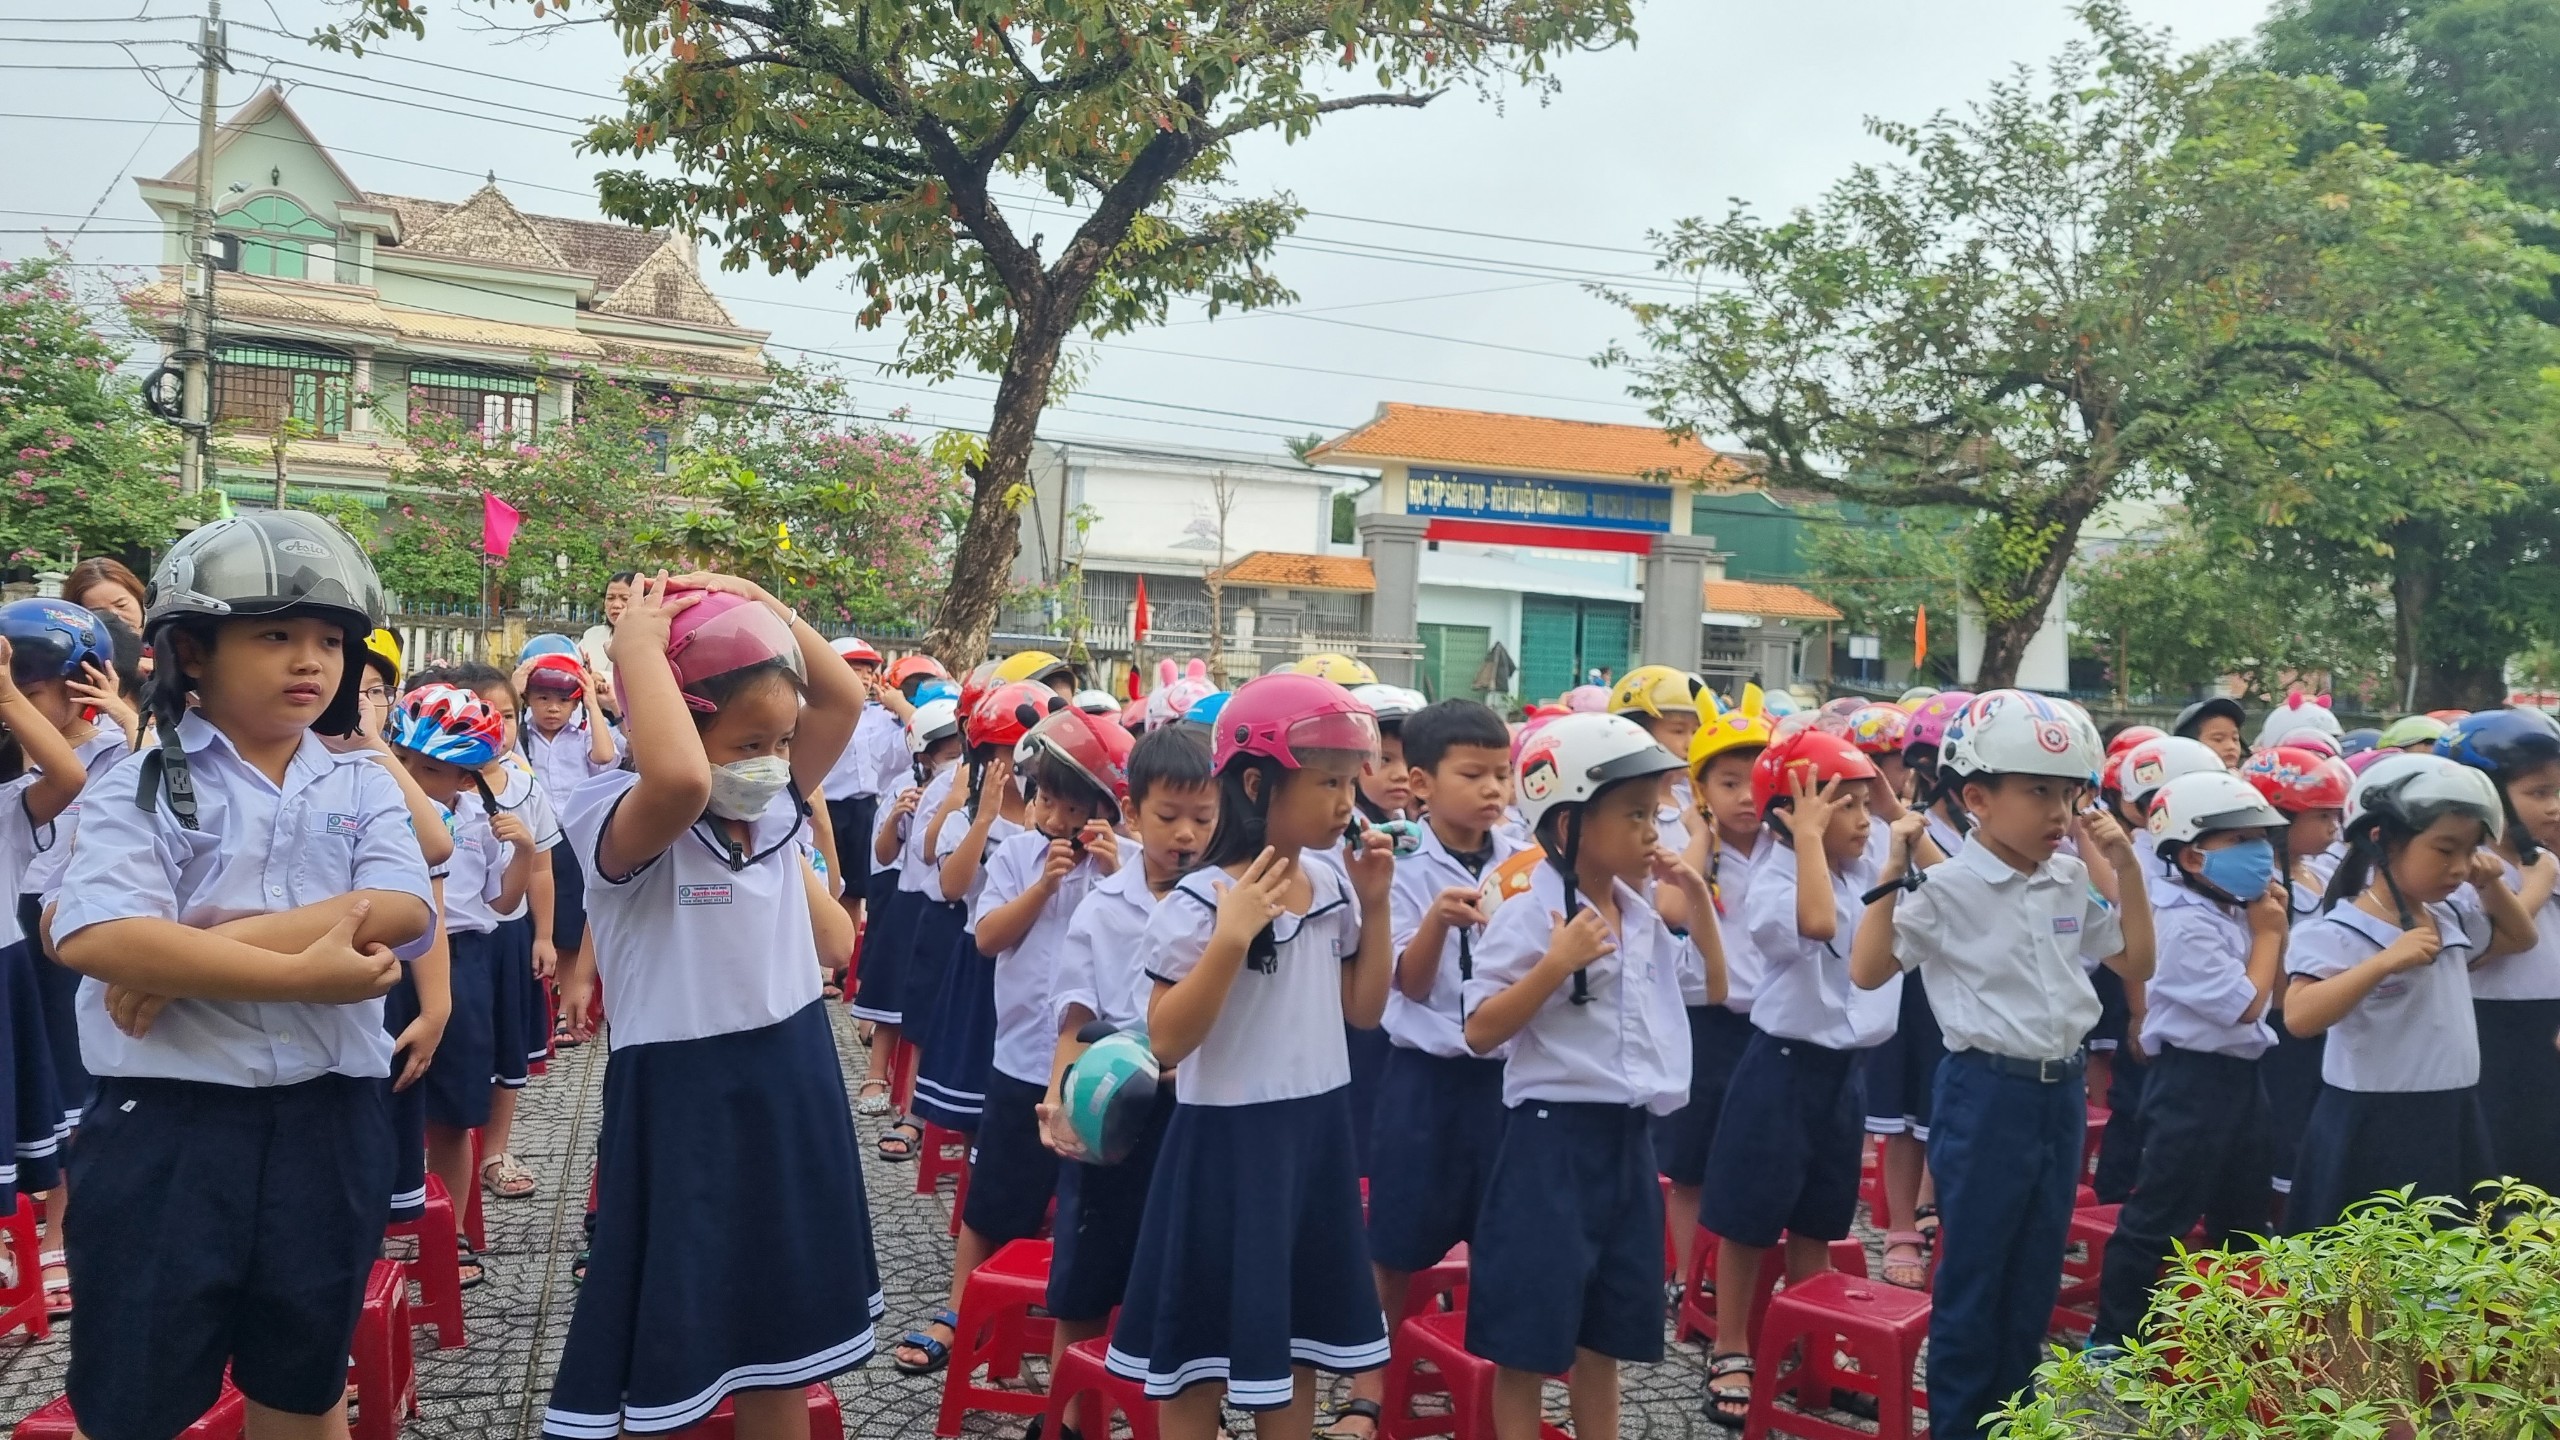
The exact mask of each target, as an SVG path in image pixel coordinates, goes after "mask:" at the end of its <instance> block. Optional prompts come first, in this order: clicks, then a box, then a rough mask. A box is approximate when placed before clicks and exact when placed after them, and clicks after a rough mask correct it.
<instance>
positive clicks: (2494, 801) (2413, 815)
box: [2347, 754, 2507, 840]
mask: <svg viewBox="0 0 2560 1440" xmlns="http://www.w3.org/2000/svg"><path fill="white" fill-rule="evenodd" d="M2447 815H2468V816H2470V817H2471V818H2472V819H2474V820H2477V821H2479V822H2480V823H2481V824H2483V825H2486V826H2488V827H2489V838H2490V839H2491V840H2495V839H2497V838H2498V837H2499V836H2500V835H2501V834H2503V833H2505V830H2506V824H2507V806H2506V801H2505V800H2504V799H2502V798H2500V796H2499V794H2498V786H2497V782H2496V781H2493V780H2491V779H2490V778H2489V776H2488V773H2487V772H2486V771H2482V770H2474V769H2472V768H2471V767H2470V766H2468V765H2460V764H2456V763H2455V762H2453V761H2451V760H2448V759H2446V758H2445V757H2443V756H2441V755H2413V754H2400V755H2392V756H2389V757H2386V758H2384V759H2381V760H2377V761H2375V762H2374V763H2373V766H2372V768H2370V769H2368V770H2366V771H2365V772H2364V773H2363V774H2362V775H2359V776H2357V777H2356V788H2354V789H2353V790H2350V791H2348V792H2347V823H2348V824H2349V825H2354V824H2356V823H2357V822H2359V821H2361V820H2363V819H2364V818H2366V817H2367V816H2374V817H2378V818H2380V819H2387V820H2390V821H2392V822H2393V823H2395V824H2398V825H2401V826H2403V827H2405V828H2407V829H2410V830H2424V829H2426V828H2427V827H2428V826H2430V825H2433V824H2434V823H2436V821H2438V820H2440V819H2442V818H2444V817H2445V816H2447Z"/></svg>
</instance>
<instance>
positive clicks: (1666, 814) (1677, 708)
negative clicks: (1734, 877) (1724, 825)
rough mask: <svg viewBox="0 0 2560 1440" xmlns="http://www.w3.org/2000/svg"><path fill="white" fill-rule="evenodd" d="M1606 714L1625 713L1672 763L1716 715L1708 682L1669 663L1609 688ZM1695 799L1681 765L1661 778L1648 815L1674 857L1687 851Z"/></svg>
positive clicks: (1641, 667) (1647, 668) (1645, 669)
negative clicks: (1659, 795) (1654, 805)
mask: <svg viewBox="0 0 2560 1440" xmlns="http://www.w3.org/2000/svg"><path fill="white" fill-rule="evenodd" d="M1608 711H1609V713H1610V714H1612V715H1624V716H1625V717H1627V718H1628V719H1630V720H1632V721H1634V722H1635V723H1636V724H1637V725H1638V726H1639V727H1641V728H1642V729H1643V731H1644V733H1646V734H1647V735H1650V736H1652V737H1653V741H1654V743H1655V744H1657V745H1660V746H1661V747H1662V748H1663V749H1664V750H1666V751H1668V752H1670V755H1671V758H1673V759H1675V760H1683V759H1686V758H1687V756H1688V754H1689V742H1690V740H1691V739H1692V738H1694V737H1695V736H1696V735H1697V733H1698V731H1699V730H1700V729H1701V728H1703V727H1704V726H1705V724H1706V722H1707V721H1708V720H1710V719H1712V718H1714V716H1715V713H1716V702H1715V697H1714V696H1713V695H1711V694H1709V693H1708V692H1707V682H1706V681H1704V680H1701V679H1699V678H1698V677H1697V676H1695V675H1692V674H1690V673H1688V672H1687V671H1685V670H1674V669H1672V668H1671V667H1670V666H1668V665H1639V666H1637V667H1636V668H1634V669H1633V670H1630V671H1628V672H1627V673H1626V674H1625V675H1624V676H1622V677H1620V678H1619V680H1618V683H1617V684H1615V685H1613V686H1611V687H1609V705H1608ZM1695 813H1696V801H1695V799H1694V798H1693V797H1692V795H1691V794H1690V790H1689V771H1688V767H1687V766H1685V765H1683V766H1682V767H1680V768H1679V769H1676V770H1672V771H1669V772H1667V773H1666V774H1665V775H1664V776H1663V779H1662V798H1661V803H1660V805H1659V806H1658V807H1657V808H1656V810H1655V812H1654V817H1653V824H1654V829H1655V830H1657V831H1658V832H1660V835H1661V839H1662V844H1663V846H1664V848H1666V849H1668V850H1669V851H1671V853H1672V854H1674V855H1677V854H1680V853H1682V852H1683V851H1685V850H1687V849H1688V848H1689V820H1690V817H1691V816H1692V815H1694V814H1695Z"/></svg>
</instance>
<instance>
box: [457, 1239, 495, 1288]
mask: <svg viewBox="0 0 2560 1440" xmlns="http://www.w3.org/2000/svg"><path fill="white" fill-rule="evenodd" d="M453 1259H454V1264H455V1266H456V1267H457V1268H459V1269H460V1271H461V1273H462V1283H461V1284H460V1285H459V1286H457V1287H456V1288H457V1289H462V1290H469V1289H472V1288H473V1287H475V1286H477V1285H479V1284H480V1283H481V1282H483V1281H485V1280H487V1279H488V1278H489V1271H488V1269H487V1268H486V1267H485V1266H483V1265H482V1264H481V1263H480V1252H479V1251H477V1250H474V1249H472V1248H471V1242H470V1241H468V1240H463V1239H459V1238H457V1239H456V1240H455V1241H454V1242H453Z"/></svg>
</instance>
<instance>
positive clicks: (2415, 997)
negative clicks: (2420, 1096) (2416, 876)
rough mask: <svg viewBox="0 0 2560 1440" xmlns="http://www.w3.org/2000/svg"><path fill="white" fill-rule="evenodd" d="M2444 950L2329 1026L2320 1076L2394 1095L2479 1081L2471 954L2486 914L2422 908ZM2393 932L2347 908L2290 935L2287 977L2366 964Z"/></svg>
mask: <svg viewBox="0 0 2560 1440" xmlns="http://www.w3.org/2000/svg"><path fill="white" fill-rule="evenodd" d="M2426 909H2427V913H2428V914H2429V915H2432V916H2434V917H2435V922H2436V928H2437V930H2438V931H2439V932H2440V933H2441V934H2442V935H2443V936H2444V948H2443V949H2441V950H2438V951H2437V952H2436V958H2435V960H2434V962H2433V963H2431V964H2429V965H2426V966H2424V967H2422V968H2420V969H2416V970H2403V971H2401V972H2400V973H2399V974H2397V975H2393V976H2391V977H2389V978H2387V979H2385V980H2384V981H2383V982H2382V983H2381V984H2379V985H2376V986H2374V987H2373V989H2372V990H2371V991H2370V992H2368V993H2367V994H2366V995H2365V997H2364V999H2362V1000H2360V1001H2358V1002H2357V1003H2356V1007H2355V1008H2354V1009H2353V1010H2350V1011H2348V1012H2347V1013H2346V1016H2345V1018H2344V1019H2341V1020H2340V1021H2339V1022H2338V1023H2337V1024H2335V1025H2332V1026H2330V1027H2329V1043H2328V1044H2327V1045H2326V1046H2324V1047H2322V1049H2321V1052H2320V1078H2321V1079H2322V1080H2323V1081H2325V1082H2326V1083H2328V1084H2330V1085H2334V1086H2336V1087H2337V1088H2338V1089H2341V1090H2358V1091H2366V1092H2374V1091H2382V1092H2389V1093H2393V1094H2401V1093H2407V1092H2411V1091H2425V1090H2466V1089H2469V1088H2470V1087H2471V1086H2474V1085H2477V1084H2479V1083H2480V1031H2479V1028H2478V1024H2477V1022H2476V1021H2475V1020H2474V1019H2473V1018H2472V1014H2471V957H2472V956H2474V955H2477V954H2479V953H2480V952H2481V950H2483V949H2484V948H2486V947H2487V946H2488V943H2489V917H2488V916H2487V915H2486V914H2484V913H2482V912H2481V911H2480V910H2479V909H2478V908H2476V907H2475V906H2471V905H2464V904H2460V903H2456V902H2446V903H2442V904H2436V905H2430V906H2428V907H2426ZM2400 935H2401V931H2400V927H2399V926H2397V925H2394V924H2392V923H2391V922H2390V921H2388V920H2377V919H2375V918H2374V917H2373V916H2371V915H2367V914H2366V913H2364V911H2363V910H2361V909H2359V908H2358V907H2357V906H2356V905H2355V903H2354V902H2352V901H2349V902H2347V903H2345V904H2341V905H2339V906H2337V907H2335V908H2334V909H2332V910H2330V911H2329V912H2328V913H2327V914H2325V915H2322V916H2321V917H2320V918H2318V919H2316V920H2307V921H2304V922H2303V923H2302V924H2301V925H2298V926H2296V927H2295V928H2294V932H2293V945H2292V948H2291V949H2290V950H2288V951H2287V952H2286V954H2285V962H2284V967H2285V969H2286V971H2287V972H2288V973H2291V974H2295V975H2308V976H2310V977H2311V978H2312V979H2314V980H2326V979H2328V978H2329V977H2330V976H2332V975H2338V974H2343V973H2344V972H2346V971H2348V970H2352V969H2354V968H2355V967H2356V966H2358V965H2360V964H2362V963H2364V962H2365V961H2366V960H2368V959H2371V958H2372V957H2373V955H2374V953H2375V952H2376V951H2379V950H2381V949H2383V948H2384V947H2385V946H2388V945H2389V944H2391V942H2393V941H2395V940H2397V939H2399V938H2400Z"/></svg>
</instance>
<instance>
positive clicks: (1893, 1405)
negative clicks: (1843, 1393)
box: [1742, 1271, 1929, 1440]
mask: <svg viewBox="0 0 2560 1440" xmlns="http://www.w3.org/2000/svg"><path fill="white" fill-rule="evenodd" d="M1928 1338H1929V1297H1928V1296H1926V1295H1923V1294H1921V1293H1920V1292H1919V1291H1917V1290H1904V1289H1901V1288H1898V1287H1896V1286H1892V1285H1887V1284H1884V1283H1882V1282H1881V1281H1871V1280H1860V1279H1857V1278H1855V1277H1853V1276H1848V1275H1842V1274H1839V1273H1837V1272H1836V1271H1835V1272H1833V1273H1831V1274H1826V1275H1816V1276H1814V1277H1812V1278H1811V1279H1809V1280H1806V1281H1805V1282H1804V1283H1803V1284H1801V1285H1790V1286H1788V1287H1787V1288H1786V1289H1785V1290H1783V1291H1781V1292H1779V1294H1778V1297H1777V1299H1775V1300H1773V1301H1771V1302H1770V1305H1769V1313H1768V1316H1767V1318H1766V1319H1764V1320H1763V1321H1762V1322H1761V1324H1760V1348H1759V1351H1758V1354H1757V1356H1756V1368H1757V1370H1758V1374H1757V1375H1756V1376H1755V1378H1754V1382H1753V1384H1752V1388H1751V1418H1750V1421H1749V1423H1748V1424H1746V1425H1745V1426H1744V1427H1743V1431H1742V1433H1743V1437H1744V1440H1761V1437H1763V1436H1766V1435H1769V1434H1772V1433H1777V1434H1784V1435H1799V1436H1807V1437H1811V1440H1868V1437H1869V1436H1871V1435H1872V1436H1874V1437H1878V1440H1911V1437H1912V1436H1913V1435H1914V1434H1915V1433H1917V1434H1925V1433H1927V1428H1928V1427H1926V1426H1925V1425H1924V1426H1922V1427H1921V1428H1920V1430H1919V1431H1917V1432H1915V1431H1914V1430H1913V1429H1912V1426H1911V1410H1912V1407H1913V1406H1915V1405H1926V1404H1927V1397H1926V1395H1925V1393H1924V1392H1922V1391H1921V1390H1920V1389H1919V1388H1918V1387H1916V1386H1915V1385H1913V1384H1912V1376H1913V1375H1914V1374H1916V1373H1918V1369H1919V1365H1920V1346H1921V1343H1922V1342H1923V1341H1925V1340H1927V1339H1928ZM1798 1346H1802V1347H1803V1351H1804V1354H1803V1358H1802V1359H1801V1360H1800V1361H1799V1362H1798V1363H1797V1365H1796V1366H1795V1368H1794V1369H1792V1370H1789V1371H1786V1372H1785V1373H1783V1374H1781V1373H1780V1368H1779V1367H1780V1366H1782V1365H1783V1364H1784V1363H1785V1362H1786V1359H1787V1356H1788V1354H1789V1352H1791V1351H1793V1350H1795V1349H1796V1348H1797V1347H1798ZM1840 1351H1846V1352H1847V1353H1848V1355H1849V1358H1851V1359H1852V1360H1855V1361H1856V1362H1857V1363H1858V1369H1857V1372H1856V1373H1855V1374H1854V1375H1852V1374H1845V1373H1843V1372H1842V1371H1841V1370H1840V1369H1839V1368H1838V1366H1837V1364H1836V1363H1835V1362H1834V1356H1835V1354H1837V1353H1838V1352H1840ZM1835 1388H1837V1389H1844V1390H1855V1391H1859V1392H1861V1393H1864V1394H1869V1395H1875V1396H1878V1397H1879V1401H1880V1403H1879V1406H1878V1408H1879V1409H1880V1410H1881V1412H1882V1418H1881V1419H1880V1420H1879V1421H1878V1422H1877V1427H1876V1429H1875V1430H1873V1431H1866V1430H1861V1429H1858V1428H1855V1427H1852V1426H1848V1425H1842V1424H1839V1423H1838V1422H1836V1421H1831V1420H1826V1419H1823V1418H1822V1417H1821V1416H1820V1415H1819V1414H1817V1413H1815V1412H1817V1411H1821V1410H1825V1409H1828V1408H1829V1403H1830V1399H1831V1391H1832V1390H1833V1389H1835ZM1781 1394H1793V1395H1794V1396H1795V1397H1796V1404H1797V1406H1798V1407H1800V1408H1799V1409H1796V1410H1780V1409H1779V1408H1778V1404H1777V1400H1778V1396H1780V1395H1781Z"/></svg>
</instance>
